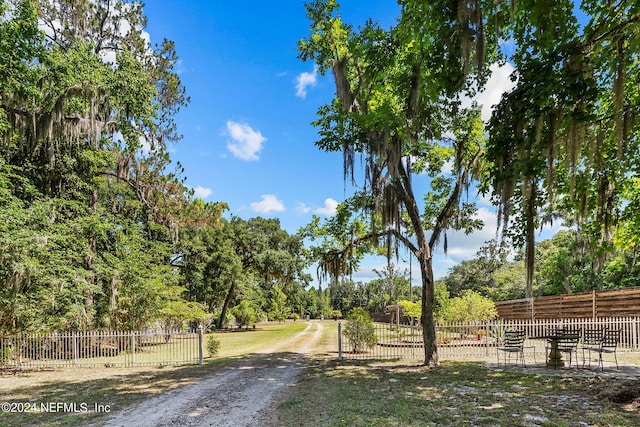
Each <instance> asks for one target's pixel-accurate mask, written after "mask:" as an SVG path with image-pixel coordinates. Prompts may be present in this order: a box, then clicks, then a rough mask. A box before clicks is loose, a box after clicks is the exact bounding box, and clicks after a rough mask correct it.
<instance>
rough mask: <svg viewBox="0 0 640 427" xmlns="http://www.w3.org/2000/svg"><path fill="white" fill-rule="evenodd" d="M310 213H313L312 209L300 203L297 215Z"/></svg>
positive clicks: (297, 207)
mask: <svg viewBox="0 0 640 427" xmlns="http://www.w3.org/2000/svg"><path fill="white" fill-rule="evenodd" d="M309 212H311V208H310V207H309V206H307V205H306V204H304V203H302V202H298V203H297V204H296V213H297V214H298V215H304V214H308V213H309Z"/></svg>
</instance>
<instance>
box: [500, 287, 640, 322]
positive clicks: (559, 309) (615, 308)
mask: <svg viewBox="0 0 640 427" xmlns="http://www.w3.org/2000/svg"><path fill="white" fill-rule="evenodd" d="M496 309H497V310H498V315H499V316H500V318H502V319H561V318H587V317H588V318H599V317H623V316H640V288H624V289H615V290H610V291H592V292H586V293H580V294H572V295H551V296H544V297H535V298H524V299H518V300H511V301H500V302H496Z"/></svg>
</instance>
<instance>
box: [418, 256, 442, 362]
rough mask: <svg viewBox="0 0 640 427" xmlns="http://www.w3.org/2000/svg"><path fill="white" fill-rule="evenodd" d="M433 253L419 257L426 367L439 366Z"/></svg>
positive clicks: (421, 320) (421, 319)
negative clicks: (434, 314) (434, 312)
mask: <svg viewBox="0 0 640 427" xmlns="http://www.w3.org/2000/svg"><path fill="white" fill-rule="evenodd" d="M430 252H431V251H424V250H423V251H421V253H420V254H419V256H418V260H419V261H420V273H421V275H422V316H421V318H420V322H421V324H422V339H423V341H424V365H425V366H438V365H439V364H440V360H439V358H438V347H437V346H436V321H435V317H434V316H433V308H434V301H435V283H434V281H433V262H432V258H431V256H430Z"/></svg>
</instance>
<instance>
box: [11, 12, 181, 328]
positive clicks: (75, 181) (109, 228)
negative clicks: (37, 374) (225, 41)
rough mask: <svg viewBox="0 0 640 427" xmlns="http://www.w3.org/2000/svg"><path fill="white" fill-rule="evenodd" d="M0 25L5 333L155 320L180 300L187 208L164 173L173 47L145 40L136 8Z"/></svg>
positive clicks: (174, 94) (23, 15)
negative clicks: (179, 255)
mask: <svg viewBox="0 0 640 427" xmlns="http://www.w3.org/2000/svg"><path fill="white" fill-rule="evenodd" d="M0 15H1V18H0V34H1V37H0V40H1V41H0V63H1V64H2V65H0V79H2V80H1V81H2V85H1V86H0V88H1V89H0V175H1V176H0V188H1V190H0V191H2V194H3V196H4V197H3V198H2V203H3V206H2V208H3V209H2V211H1V212H0V215H2V220H3V221H2V227H3V233H2V234H3V235H2V239H1V240H0V245H1V247H0V253H2V254H3V263H2V268H1V271H0V279H1V285H2V286H1V287H0V304H1V305H2V310H1V312H2V315H0V328H2V329H3V330H6V331H19V330H24V329H28V328H31V329H44V328H53V327H63V328H88V327H95V326H111V327H118V328H136V327H139V326H141V325H142V324H145V323H146V322H148V321H150V320H154V319H157V318H158V317H160V316H161V312H162V310H163V309H165V308H166V307H167V305H168V304H169V305H171V304H172V303H173V302H176V297H179V295H180V293H181V290H180V289H181V288H180V287H179V286H177V285H178V279H177V277H176V275H175V274H174V272H173V271H172V269H171V268H170V266H169V262H168V261H169V258H170V256H171V254H172V253H173V252H174V251H175V246H176V244H177V242H178V238H177V237H178V232H177V231H178V229H179V228H180V227H181V225H182V224H181V219H180V218H181V217H182V212H183V211H184V210H185V209H187V207H188V198H189V193H188V191H187V188H186V187H184V185H183V184H182V178H181V177H180V175H179V173H180V170H179V169H178V171H176V173H172V172H168V171H167V168H168V166H169V164H170V163H169V162H170V161H169V157H168V154H167V150H166V141H168V140H177V139H178V137H179V136H178V135H177V133H176V129H175V124H174V122H173V116H174V114H175V113H176V112H177V111H178V109H179V108H180V107H181V106H183V105H185V103H186V102H187V98H186V97H185V93H184V88H183V86H182V85H181V83H180V80H179V78H178V77H177V75H176V74H175V72H174V71H173V64H174V62H175V61H176V59H177V58H176V56H175V52H174V51H173V46H172V44H171V43H170V42H167V41H165V42H163V43H162V44H161V45H159V46H157V47H155V48H153V47H152V46H151V45H150V44H149V43H148V41H147V35H146V33H144V25H145V23H146V19H145V18H144V16H143V15H142V6H141V5H140V4H139V3H136V2H125V1H109V0H95V1H80V0H68V1H55V2H53V1H48V0H42V1H33V0H11V1H7V0H2V1H0ZM39 28H41V29H42V30H43V32H41V31H39ZM5 220H6V221H5Z"/></svg>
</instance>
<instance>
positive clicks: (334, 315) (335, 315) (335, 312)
mask: <svg viewBox="0 0 640 427" xmlns="http://www.w3.org/2000/svg"><path fill="white" fill-rule="evenodd" d="M329 317H331V318H332V319H333V320H338V319H340V318H341V317H342V312H341V311H340V310H333V311H331V313H329Z"/></svg>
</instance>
